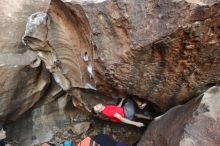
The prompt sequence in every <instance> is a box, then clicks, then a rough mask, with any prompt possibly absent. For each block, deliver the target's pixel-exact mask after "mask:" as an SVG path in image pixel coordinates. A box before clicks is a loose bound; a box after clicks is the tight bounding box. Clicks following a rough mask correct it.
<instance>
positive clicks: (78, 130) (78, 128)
mask: <svg viewBox="0 0 220 146" xmlns="http://www.w3.org/2000/svg"><path fill="white" fill-rule="evenodd" d="M89 127H90V122H82V123H78V124H76V125H74V126H73V128H72V131H73V133H75V134H77V135H80V134H83V133H86V132H87V131H88V130H89Z"/></svg>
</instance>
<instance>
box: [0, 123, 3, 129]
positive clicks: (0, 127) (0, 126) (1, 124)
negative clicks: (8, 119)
mask: <svg viewBox="0 0 220 146" xmlns="http://www.w3.org/2000/svg"><path fill="white" fill-rule="evenodd" d="M2 128H3V123H2V122H0V130H1V129H2Z"/></svg>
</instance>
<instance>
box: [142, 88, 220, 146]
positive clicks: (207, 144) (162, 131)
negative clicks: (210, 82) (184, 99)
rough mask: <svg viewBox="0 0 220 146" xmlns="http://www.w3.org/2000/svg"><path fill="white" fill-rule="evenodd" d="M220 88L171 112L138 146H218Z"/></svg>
mask: <svg viewBox="0 0 220 146" xmlns="http://www.w3.org/2000/svg"><path fill="white" fill-rule="evenodd" d="M219 97H220V86H214V87H212V88H210V89H208V91H206V92H205V93H204V95H201V96H200V97H197V98H195V99H192V100H191V101H189V102H188V103H186V104H185V105H182V106H177V107H174V108H172V109H170V110H169V111H168V112H167V113H165V114H164V115H162V116H160V117H158V118H156V119H155V120H154V121H153V122H152V123H151V124H150V125H149V126H148V128H147V131H146V132H145V134H144V135H143V137H142V139H141V141H140V142H139V144H138V146H219V145H220V137H219V135H220V126H219V125H220V107H219V104H220V98H219Z"/></svg>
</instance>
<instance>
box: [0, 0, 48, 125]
mask: <svg viewBox="0 0 220 146" xmlns="http://www.w3.org/2000/svg"><path fill="white" fill-rule="evenodd" d="M48 2H49V1H48ZM48 2H46V1H43V0H42V1H39V4H38V5H35V1H26V0H18V1H13V0H2V1H1V2H0V17H1V23H0V30H1V32H0V48H1V49H0V73H1V77H0V86H1V89H0V105H1V107H0V121H5V120H6V119H7V120H15V119H17V118H18V117H19V116H21V115H22V114H23V113H24V112H25V111H27V110H28V109H30V108H31V107H32V106H33V105H34V104H35V103H36V102H37V101H38V100H39V98H40V97H41V96H43V95H44V92H45V90H46V89H47V86H48V84H49V82H50V76H49V74H48V73H47V72H48V71H47V70H46V69H45V67H44V66H43V65H40V66H39V67H38V68H32V67H30V66H29V65H30V64H31V63H32V62H33V61H34V60H35V59H36V55H35V54H34V53H33V52H31V51H30V50H28V49H27V48H26V47H25V46H24V45H23V43H22V42H21V41H22V36H23V34H24V31H25V25H26V22H27V18H28V17H29V16H30V15H31V14H32V13H34V12H37V11H41V10H45V9H46V8H47V5H48Z"/></svg>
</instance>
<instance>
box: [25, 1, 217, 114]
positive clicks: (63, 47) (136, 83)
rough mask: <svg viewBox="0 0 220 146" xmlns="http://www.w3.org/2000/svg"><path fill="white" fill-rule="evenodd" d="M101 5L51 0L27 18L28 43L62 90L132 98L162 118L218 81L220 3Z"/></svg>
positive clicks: (140, 2)
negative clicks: (148, 104)
mask: <svg viewBox="0 0 220 146" xmlns="http://www.w3.org/2000/svg"><path fill="white" fill-rule="evenodd" d="M99 2H100V1H96V2H92V1H90V2H87V3H85V2H82V3H80V2H79V1H71V2H69V3H63V2H61V1H60V0H52V1H51V3H50V6H49V8H48V10H47V13H45V12H42V13H40V12H39V13H35V14H33V15H32V16H30V18H29V20H28V23H27V27H26V33H25V35H24V38H23V40H24V42H25V44H26V45H27V46H29V47H30V49H31V50H33V51H34V52H36V54H37V55H38V57H39V59H40V60H42V61H43V62H44V64H45V65H46V68H47V69H48V70H49V71H50V72H51V73H52V74H53V77H54V78H55V80H56V81H57V83H58V84H59V85H60V86H61V87H62V88H63V89H64V90H70V89H71V88H83V89H92V90H96V91H97V92H104V93H107V94H109V95H111V96H113V97H114V96H121V97H124V96H125V95H128V94H129V95H133V96H136V97H139V98H143V99H145V100H148V101H150V102H152V103H153V104H154V105H156V106H155V107H157V110H158V111H162V112H164V111H166V110H167V109H169V108H170V107H172V106H175V105H177V104H180V103H184V102H186V101H188V100H189V99H191V98H192V97H194V96H196V95H198V94H200V93H202V92H203V91H205V90H206V89H207V88H208V87H210V85H213V84H215V83H218V82H219V70H220V65H219V64H220V59H219V56H220V50H219V26H218V24H219V22H220V19H219V8H220V4H219V0H211V1H204V0H203V1H202V0H197V1H192V0H187V1H184V0H182V1H180V0H169V1H163V0H159V1H151V0H147V1H146V0H139V1H135V2H134V1H133V0H128V1H123V0H119V1H101V2H100V3H99ZM79 3H80V4H81V5H79ZM39 20H40V21H39ZM41 20H42V21H41ZM35 22H37V23H35Z"/></svg>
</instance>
